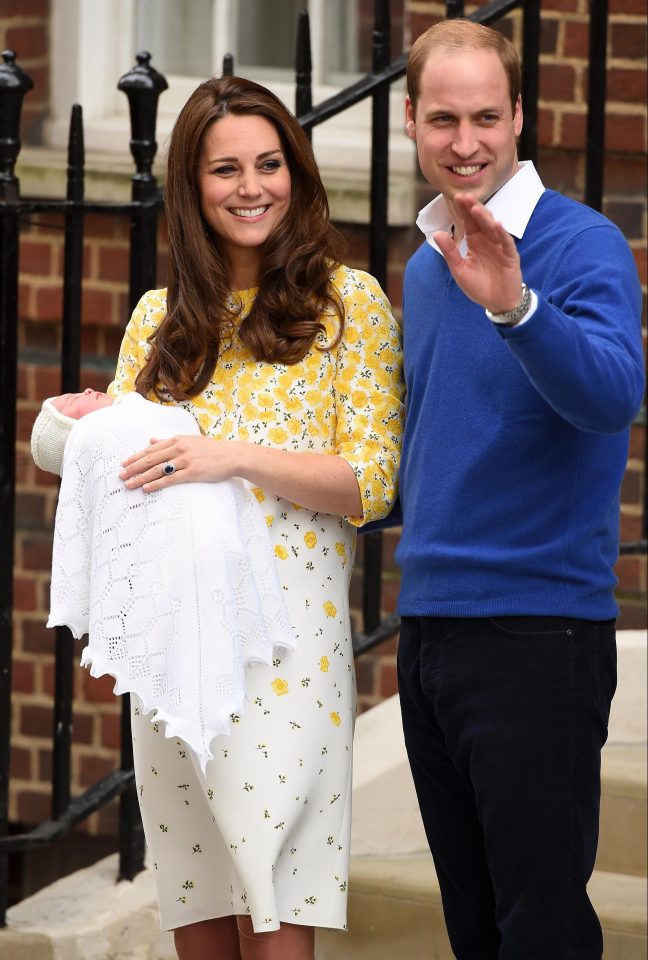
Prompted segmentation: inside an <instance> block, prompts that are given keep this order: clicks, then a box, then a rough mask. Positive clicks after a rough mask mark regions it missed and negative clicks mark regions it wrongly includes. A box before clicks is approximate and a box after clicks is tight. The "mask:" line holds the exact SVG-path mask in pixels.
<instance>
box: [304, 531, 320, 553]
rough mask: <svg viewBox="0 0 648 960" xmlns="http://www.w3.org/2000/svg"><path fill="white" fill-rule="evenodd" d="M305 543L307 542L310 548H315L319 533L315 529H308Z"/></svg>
mask: <svg viewBox="0 0 648 960" xmlns="http://www.w3.org/2000/svg"><path fill="white" fill-rule="evenodd" d="M304 543H305V544H306V546H307V547H308V549H309V550H312V549H313V547H314V546H315V544H316V543H317V534H316V533H315V531H314V530H308V531H307V532H306V533H305V534H304Z"/></svg>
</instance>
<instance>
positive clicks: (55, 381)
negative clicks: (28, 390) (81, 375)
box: [34, 366, 61, 401]
mask: <svg viewBox="0 0 648 960" xmlns="http://www.w3.org/2000/svg"><path fill="white" fill-rule="evenodd" d="M34 377H35V383H34V389H35V394H36V396H35V399H36V400H39V401H41V400H44V399H45V397H55V396H57V394H59V393H60V392H61V373H60V370H59V369H58V367H53V366H47V367H36V369H35V371H34Z"/></svg>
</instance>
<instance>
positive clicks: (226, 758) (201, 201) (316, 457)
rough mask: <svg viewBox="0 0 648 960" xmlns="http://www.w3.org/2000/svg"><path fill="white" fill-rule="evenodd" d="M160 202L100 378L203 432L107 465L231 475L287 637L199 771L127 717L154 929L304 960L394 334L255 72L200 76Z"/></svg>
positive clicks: (176, 745) (328, 852) (330, 857)
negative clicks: (136, 296) (289, 645)
mask: <svg viewBox="0 0 648 960" xmlns="http://www.w3.org/2000/svg"><path fill="white" fill-rule="evenodd" d="M165 203H166V212H167V220H168V229H169V283H168V288H167V290H166V291H164V290H162V291H150V292H149V293H147V294H145V296H144V297H143V298H142V300H141V301H140V303H139V305H138V306H137V308H136V309H135V311H134V314H133V317H132V318H131V321H130V323H129V325H128V328H127V330H126V334H125V336H124V341H123V344H122V349H121V353H120V357H119V361H118V366H117V374H116V379H115V381H114V383H113V384H112V385H111V388H110V389H111V392H112V393H113V394H114V395H117V394H119V393H123V392H128V391H130V390H133V389H136V390H137V391H138V392H140V393H141V394H143V395H145V396H147V397H149V398H150V399H155V400H158V401H159V402H163V403H166V402H171V403H176V404H179V405H181V406H183V407H185V408H186V409H188V410H189V411H191V412H192V413H193V415H194V416H195V418H196V420H197V421H198V423H199V425H200V427H201V430H202V434H203V435H201V436H176V437H173V438H171V439H164V440H159V441H156V440H155V439H152V440H151V443H150V445H149V446H148V447H147V448H145V449H143V450H140V451H138V452H137V453H134V454H133V456H131V457H129V458H128V459H127V460H126V461H124V469H123V472H122V473H121V474H120V476H121V477H122V479H123V480H124V482H125V483H126V485H127V486H128V487H131V488H132V487H142V488H143V490H144V491H146V492H152V491H156V490H163V489H164V488H165V487H167V486H169V485H173V484H176V483H185V482H191V481H206V482H218V481H221V480H224V479H227V478H229V477H233V476H237V477H242V478H243V479H244V480H245V481H246V482H247V483H248V485H250V486H251V487H252V489H253V491H254V493H255V496H256V497H257V499H258V501H259V502H260V503H261V505H262V508H263V512H264V515H265V519H266V523H267V524H268V528H269V531H270V535H271V539H272V544H273V548H274V554H275V557H276V562H277V567H278V571H279V579H280V582H281V585H282V588H283V591H284V595H285V597H286V601H287V604H288V611H289V614H290V618H291V621H292V625H293V628H294V631H295V635H296V639H297V644H298V649H297V650H296V651H292V652H289V653H287V654H286V655H285V656H283V657H281V658H279V657H277V658H275V660H274V662H273V665H272V667H266V666H264V665H263V664H255V665H254V666H252V667H249V668H248V670H247V672H246V688H247V697H248V701H247V705H246V709H245V712H244V713H243V715H241V716H234V717H233V718H232V720H233V723H232V733H231V735H230V736H229V737H220V738H217V739H216V740H215V741H214V743H213V753H214V759H213V760H212V761H210V763H209V764H208V766H207V769H206V775H205V776H204V777H202V776H201V775H198V774H197V773H196V771H195V770H194V767H193V766H192V764H191V760H190V758H188V757H187V754H186V751H185V750H184V749H183V745H182V741H175V740H173V739H169V740H167V739H165V737H164V732H163V731H162V730H161V729H160V728H159V726H158V727H156V725H154V724H151V723H150V722H149V721H148V720H147V719H146V718H143V717H142V716H141V715H139V713H138V711H137V710H135V711H134V716H133V739H134V744H135V764H136V777H137V784H138V793H139V795H140V801H141V805H142V814H143V819H144V825H145V831H146V836H147V842H148V845H149V851H150V858H151V862H152V863H153V865H154V868H155V871H156V879H157V882H158V899H159V906H160V915H161V923H162V926H163V928H165V929H174V931H175V942H176V949H177V951H178V955H179V957H180V958H181V960H200V958H203V957H204V958H209V960H212V958H215V957H218V958H219V960H222V958H224V960H230V958H231V960H234V958H236V960H240V958H243V960H252V958H264V960H271V958H274V957H279V956H281V957H282V958H284V960H285V958H290V960H312V958H313V955H314V953H313V951H314V946H313V943H314V927H315V926H324V927H338V928H345V926H346V890H347V877H348V863H349V833H350V813H351V750H352V736H353V723H354V713H355V688H354V671H353V651H352V644H351V631H350V624H349V614H348V587H349V578H350V573H351V568H352V564H353V555H354V548H355V529H354V528H355V527H357V526H359V525H361V524H362V523H364V522H366V521H368V520H371V519H377V518H379V517H382V516H383V515H385V514H386V513H387V512H388V511H389V509H390V507H391V504H392V502H393V500H394V497H395V485H396V478H397V470H398V459H399V450H400V438H401V427H402V414H403V407H402V387H401V359H400V336H399V330H398V327H397V325H396V323H395V321H394V319H393V317H392V315H391V312H390V309H389V304H388V303H387V301H386V300H385V297H384V295H383V293H382V291H381V290H380V288H379V287H378V285H377V283H376V282H375V280H374V279H373V278H372V277H370V276H368V275H367V274H364V273H359V272H357V271H353V270H350V269H348V268H347V267H344V266H342V265H341V264H340V263H339V261H338V259H337V255H336V250H335V247H336V234H335V232H334V231H333V229H332V227H331V225H330V223H329V217H328V205H327V201H326V196H325V193H324V189H323V187H322V183H321V180H320V177H319V173H318V170H317V166H316V164H315V161H314V158H313V154H312V151H311V147H310V144H309V143H308V140H307V138H306V137H305V136H304V134H303V132H302V130H301V128H300V127H299V124H298V123H297V122H296V120H295V119H294V117H293V116H292V115H291V114H290V113H289V112H288V111H287V110H286V108H285V107H284V106H283V104H282V103H281V101H279V100H278V99H277V98H276V97H275V96H274V95H273V94H271V93H270V92H269V91H267V90H266V89H264V88H263V87H260V86H259V85H257V84H255V83H252V82H250V81H246V80H242V79H239V78H235V77H232V78H222V79H218V80H217V79H212V80H209V81H207V82H205V83H203V84H201V85H200V87H198V89H197V90H196V91H195V92H194V93H193V95H192V96H191V97H190V98H189V100H188V102H187V104H186V105H185V107H184V108H183V110H182V112H181V113H180V115H179V117H178V120H177V122H176V125H175V128H174V131H173V134H172V137H171V142H170V147H169V154H168V174H167V184H166V189H165ZM188 642H189V639H188Z"/></svg>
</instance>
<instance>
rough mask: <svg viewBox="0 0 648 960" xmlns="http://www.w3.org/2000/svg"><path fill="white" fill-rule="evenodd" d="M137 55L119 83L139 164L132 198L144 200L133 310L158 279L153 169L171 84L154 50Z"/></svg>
mask: <svg viewBox="0 0 648 960" xmlns="http://www.w3.org/2000/svg"><path fill="white" fill-rule="evenodd" d="M135 59H136V60H137V64H136V65H135V66H134V67H133V68H132V69H131V70H129V71H128V73H125V74H124V76H123V77H122V78H121V79H120V81H119V83H118V84H117V87H118V89H119V90H121V91H122V92H123V93H125V94H126V96H127V97H128V106H129V108H130V122H131V141H130V148H131V153H132V154H133V159H134V160H135V165H136V167H137V173H135V175H134V176H133V180H132V198H133V200H134V201H136V202H138V203H140V204H142V209H141V212H139V213H137V214H135V215H134V216H133V217H132V219H131V257H130V284H129V286H130V289H129V303H130V309H131V310H133V309H134V307H135V306H136V304H137V301H138V300H139V298H140V297H141V296H142V294H143V293H144V292H145V291H146V290H150V289H151V288H153V287H154V286H155V283H156V266H157V219H158V205H159V191H158V185H157V182H156V180H155V177H154V176H153V173H152V168H153V160H154V159H155V153H156V151H157V143H156V141H155V122H156V117H157V105H158V99H159V96H160V94H161V93H162V92H163V91H164V90H166V89H167V87H168V86H169V85H168V83H167V81H166V79H165V78H164V77H163V76H162V74H161V73H158V72H157V70H155V69H154V68H153V67H152V66H151V65H150V61H151V54H150V53H147V52H146V51H141V52H140V53H138V54H136V57H135Z"/></svg>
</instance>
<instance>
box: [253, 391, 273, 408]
mask: <svg viewBox="0 0 648 960" xmlns="http://www.w3.org/2000/svg"><path fill="white" fill-rule="evenodd" d="M256 401H257V403H258V404H259V406H261V407H271V406H272V396H271V394H269V393H265V392H264V393H258V394H257V398H256Z"/></svg>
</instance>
